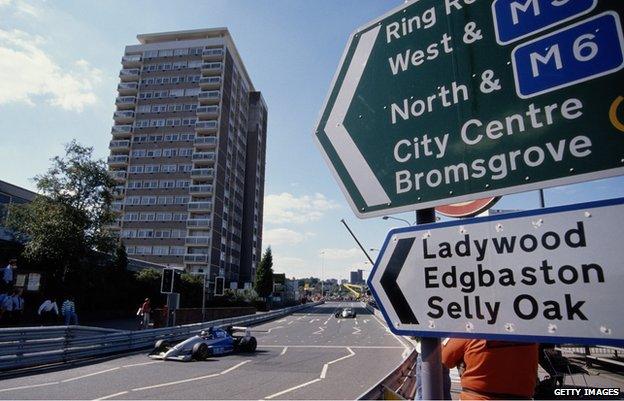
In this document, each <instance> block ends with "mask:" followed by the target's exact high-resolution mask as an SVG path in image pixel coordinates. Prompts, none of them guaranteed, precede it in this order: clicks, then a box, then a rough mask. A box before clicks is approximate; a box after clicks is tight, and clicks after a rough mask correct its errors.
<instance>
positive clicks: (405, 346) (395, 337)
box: [373, 315, 409, 350]
mask: <svg viewBox="0 0 624 401" xmlns="http://www.w3.org/2000/svg"><path fill="white" fill-rule="evenodd" d="M373 318H374V319H375V320H377V322H378V323H379V324H380V325H381V327H383V328H384V329H386V331H387V332H388V333H390V334H391V335H392V336H393V337H394V339H395V340H397V341H398V342H399V343H401V345H403V348H405V350H407V349H408V348H409V347H408V346H407V345H405V343H404V342H403V341H401V340H400V339H399V337H397V335H396V334H394V333H393V332H391V331H390V329H389V328H388V326H386V325H385V324H383V322H382V321H381V320H379V318H378V317H377V316H375V315H373Z"/></svg>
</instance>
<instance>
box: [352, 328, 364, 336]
mask: <svg viewBox="0 0 624 401" xmlns="http://www.w3.org/2000/svg"><path fill="white" fill-rule="evenodd" d="M353 330H354V332H353V333H351V334H362V333H360V332H361V331H362V329H360V328H359V327H354V328H353Z"/></svg>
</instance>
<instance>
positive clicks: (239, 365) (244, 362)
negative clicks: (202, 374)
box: [219, 359, 251, 375]
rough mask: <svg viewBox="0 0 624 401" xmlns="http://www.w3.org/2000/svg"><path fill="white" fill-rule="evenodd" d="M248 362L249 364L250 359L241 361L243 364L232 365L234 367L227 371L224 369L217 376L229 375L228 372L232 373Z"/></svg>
mask: <svg viewBox="0 0 624 401" xmlns="http://www.w3.org/2000/svg"><path fill="white" fill-rule="evenodd" d="M249 362H251V359H247V360H246V361H243V362H241V363H239V364H238V365H234V366H232V367H231V368H229V369H225V370H224V371H223V372H221V373H219V374H220V375H224V374H226V373H230V372H231V371H233V370H234V369H238V368H240V367H241V366H243V365H244V364H246V363H249Z"/></svg>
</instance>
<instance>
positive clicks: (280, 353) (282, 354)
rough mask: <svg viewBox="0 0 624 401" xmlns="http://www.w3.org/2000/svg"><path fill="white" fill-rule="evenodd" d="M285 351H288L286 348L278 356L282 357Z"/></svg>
mask: <svg viewBox="0 0 624 401" xmlns="http://www.w3.org/2000/svg"><path fill="white" fill-rule="evenodd" d="M286 351H288V347H284V349H283V350H282V352H281V353H280V356H282V355H284V354H285V353H286Z"/></svg>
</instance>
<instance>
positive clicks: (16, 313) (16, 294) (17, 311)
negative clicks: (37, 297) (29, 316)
mask: <svg viewBox="0 0 624 401" xmlns="http://www.w3.org/2000/svg"><path fill="white" fill-rule="evenodd" d="M11 298H12V301H13V312H12V313H11V323H12V324H13V325H15V326H17V325H19V323H20V322H21V320H22V316H23V315H24V298H22V290H17V289H16V290H15V291H13V296H12V297H11Z"/></svg>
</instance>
